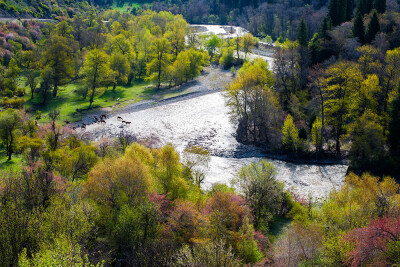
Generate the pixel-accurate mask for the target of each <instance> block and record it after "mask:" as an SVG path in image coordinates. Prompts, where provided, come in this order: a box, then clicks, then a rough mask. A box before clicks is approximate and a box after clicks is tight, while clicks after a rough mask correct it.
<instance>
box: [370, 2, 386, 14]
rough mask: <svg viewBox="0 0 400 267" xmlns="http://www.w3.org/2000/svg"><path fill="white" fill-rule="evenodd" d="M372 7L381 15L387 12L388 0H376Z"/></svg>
mask: <svg viewBox="0 0 400 267" xmlns="http://www.w3.org/2000/svg"><path fill="white" fill-rule="evenodd" d="M372 6H373V8H374V9H376V11H377V12H378V13H380V14H383V13H385V12H386V0H374V2H373V4H372Z"/></svg>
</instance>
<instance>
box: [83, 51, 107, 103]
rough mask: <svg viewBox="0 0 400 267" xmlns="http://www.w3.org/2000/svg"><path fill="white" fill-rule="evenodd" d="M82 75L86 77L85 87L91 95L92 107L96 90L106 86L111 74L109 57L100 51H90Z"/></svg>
mask: <svg viewBox="0 0 400 267" xmlns="http://www.w3.org/2000/svg"><path fill="white" fill-rule="evenodd" d="M80 73H81V75H83V76H84V86H85V87H86V88H87V90H88V91H89V93H90V100H89V102H90V104H89V107H90V106H92V103H93V101H94V95H95V93H96V89H97V88H98V87H99V86H101V85H103V84H104V82H105V81H106V80H107V79H108V76H109V74H110V66H109V56H108V55H107V54H106V53H105V52H104V51H102V50H100V49H93V50H90V51H89V52H88V54H87V55H86V57H85V63H84V64H83V67H82V69H81V72H80Z"/></svg>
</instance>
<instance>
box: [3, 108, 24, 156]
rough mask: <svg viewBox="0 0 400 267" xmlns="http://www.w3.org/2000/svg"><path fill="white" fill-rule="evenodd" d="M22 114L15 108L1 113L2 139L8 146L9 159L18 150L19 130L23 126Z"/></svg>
mask: <svg viewBox="0 0 400 267" xmlns="http://www.w3.org/2000/svg"><path fill="white" fill-rule="evenodd" d="M21 121H22V118H21V115H20V114H19V112H18V111H16V110H14V109H7V110H6V111H4V112H1V113H0V139H1V141H2V143H3V145H4V146H5V147H6V154H7V157H8V160H11V156H12V154H13V153H14V152H15V150H16V141H17V131H18V129H19V127H20V126H21Z"/></svg>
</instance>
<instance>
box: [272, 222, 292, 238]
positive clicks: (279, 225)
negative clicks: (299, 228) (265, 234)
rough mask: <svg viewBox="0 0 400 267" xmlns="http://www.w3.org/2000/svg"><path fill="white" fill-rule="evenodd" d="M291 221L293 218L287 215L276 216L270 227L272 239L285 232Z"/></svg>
mask: <svg viewBox="0 0 400 267" xmlns="http://www.w3.org/2000/svg"><path fill="white" fill-rule="evenodd" d="M291 222H292V220H291V219H288V218H286V217H275V218H274V220H273V221H272V223H271V227H270V229H269V232H270V236H271V239H272V241H274V240H275V239H276V238H278V237H279V236H280V235H281V234H283V230H284V229H285V227H286V226H289V224H290V223H291Z"/></svg>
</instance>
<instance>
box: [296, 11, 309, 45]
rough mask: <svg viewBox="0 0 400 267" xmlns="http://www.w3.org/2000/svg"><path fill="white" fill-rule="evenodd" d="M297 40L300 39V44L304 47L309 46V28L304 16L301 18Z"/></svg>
mask: <svg viewBox="0 0 400 267" xmlns="http://www.w3.org/2000/svg"><path fill="white" fill-rule="evenodd" d="M297 41H299V44H300V45H301V46H303V47H307V46H308V30H307V25H306V23H305V21H304V17H303V18H302V19H301V21H300V24H299V29H298V31H297Z"/></svg>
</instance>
